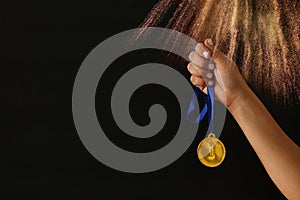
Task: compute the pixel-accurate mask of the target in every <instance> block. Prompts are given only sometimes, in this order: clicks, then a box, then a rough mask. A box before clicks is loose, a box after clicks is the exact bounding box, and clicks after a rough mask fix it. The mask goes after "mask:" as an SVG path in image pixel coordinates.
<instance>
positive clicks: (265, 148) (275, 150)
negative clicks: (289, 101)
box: [187, 39, 300, 200]
mask: <svg viewBox="0 0 300 200" xmlns="http://www.w3.org/2000/svg"><path fill="white" fill-rule="evenodd" d="M205 52H207V53H205ZM189 59H190V61H191V62H190V63H189V64H188V66H187V68H188V70H189V72H190V73H191V74H192V76H191V82H192V83H193V84H194V85H195V86H197V87H199V88H200V89H201V90H202V91H203V92H205V93H206V86H207V85H214V87H215V96H216V98H217V99H218V100H219V101H220V102H222V103H223V104H224V105H225V106H226V107H227V109H228V110H229V111H230V113H231V114H232V115H233V117H234V118H235V120H236V121H237V122H238V124H239V126H240V127H241V129H242V130H243V132H244V134H245V136H246V137H247V139H248V141H249V142H250V144H251V145H252V147H253V149H254V150H255V152H256V154H257V155H258V157H259V159H260V161H261V162H262V164H263V166H264V167H265V169H266V171H267V173H268V175H269V176H270V177H271V179H272V180H273V182H274V183H275V185H276V186H277V187H278V188H279V190H280V191H281V192H282V193H283V194H284V195H285V196H286V197H287V198H288V199H291V200H293V199H300V148H299V147H298V146H297V145H296V144H295V143H294V142H293V141H292V140H291V139H290V138H289V137H288V136H287V135H286V134H285V133H284V131H283V130H282V129H281V128H280V127H279V126H278V124H277V123H276V122H275V120H274V119H273V117H272V116H271V115H270V113H269V112H268V111H267V109H266V108H265V107H264V105H263V104H262V103H261V101H260V100H259V99H258V98H257V96H256V95H255V94H254V93H253V92H252V90H251V89H250V88H249V87H248V85H247V84H246V82H245V81H244V79H243V78H242V76H241V74H240V72H239V70H238V67H237V66H236V64H235V63H234V62H233V61H231V60H229V59H228V58H227V57H226V56H225V55H224V54H223V53H222V52H220V51H218V50H217V49H216V48H214V46H213V43H212V41H211V40H210V39H206V40H205V42H204V43H199V44H197V46H196V48H195V51H194V52H191V53H190V55H189ZM210 60H213V62H214V63H215V67H214V68H213V69H209V67H208V66H209V61H210Z"/></svg>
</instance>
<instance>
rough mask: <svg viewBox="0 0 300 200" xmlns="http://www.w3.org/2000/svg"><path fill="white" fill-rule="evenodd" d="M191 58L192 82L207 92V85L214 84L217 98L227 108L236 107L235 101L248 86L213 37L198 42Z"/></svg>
mask: <svg viewBox="0 0 300 200" xmlns="http://www.w3.org/2000/svg"><path fill="white" fill-rule="evenodd" d="M189 59H190V61H191V62H190V63H189V64H188V66H187V68H188V70H189V72H190V73H191V74H192V76H191V82H192V83H193V84H194V85H195V86H197V87H199V88H200V89H201V90H202V91H204V92H205V93H206V89H207V88H206V87H207V86H213V85H214V87H215V96H216V99H218V100H219V101H220V102H222V103H223V104H224V105H225V106H226V107H227V108H230V107H234V104H235V101H236V100H237V99H239V98H240V97H242V96H243V95H244V91H245V87H248V86H247V84H246V83H245V81H244V80H243V78H242V76H241V74H240V72H239V70H238V68H237V66H236V64H235V63H234V62H233V61H232V60H230V59H229V58H227V57H226V55H224V54H223V53H222V52H220V51H219V50H217V49H216V48H215V47H214V45H213V42H212V40H211V39H206V40H205V42H204V43H198V44H197V45H196V47H195V51H193V52H191V53H190V55H189ZM210 63H213V64H214V65H210Z"/></svg>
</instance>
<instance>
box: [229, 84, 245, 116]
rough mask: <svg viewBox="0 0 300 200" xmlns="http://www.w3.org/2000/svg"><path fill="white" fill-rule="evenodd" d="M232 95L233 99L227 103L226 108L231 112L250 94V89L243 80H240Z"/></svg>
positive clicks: (241, 104)
mask: <svg viewBox="0 0 300 200" xmlns="http://www.w3.org/2000/svg"><path fill="white" fill-rule="evenodd" d="M233 96H235V97H234V99H233V100H232V101H231V103H230V104H229V105H227V109H228V110H229V112H230V113H231V114H233V113H234V112H235V111H236V110H238V109H240V108H241V107H242V106H243V105H244V104H245V103H246V101H247V99H248V98H249V96H251V89H250V88H249V86H248V85H247V83H246V82H245V81H244V80H243V81H241V83H240V84H239V88H238V89H237V90H236V91H235V92H234V95H233Z"/></svg>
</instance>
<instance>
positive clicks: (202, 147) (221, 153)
mask: <svg viewBox="0 0 300 200" xmlns="http://www.w3.org/2000/svg"><path fill="white" fill-rule="evenodd" d="M197 155H198V158H199V160H200V162H201V163H202V164H203V165H205V166H207V167H217V166H219V165H220V164H221V163H222V162H223V160H224V158H225V155H226V150H225V147H224V144H223V143H222V142H221V141H220V140H219V139H218V138H216V137H215V134H213V133H210V134H209V135H208V137H207V138H204V139H203V140H202V141H201V142H200V144H199V145H198V148H197Z"/></svg>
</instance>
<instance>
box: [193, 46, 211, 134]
mask: <svg viewBox="0 0 300 200" xmlns="http://www.w3.org/2000/svg"><path fill="white" fill-rule="evenodd" d="M199 42H200V43H202V41H201V40H200V41H198V42H197V43H199ZM195 47H196V44H195V45H194V46H193V49H192V51H195ZM200 95H201V96H202V97H203V98H204V100H205V104H204V106H203V108H202V110H201V111H200V113H199V115H198V117H197V118H196V119H195V120H191V119H190V114H191V113H192V112H193V111H194V110H195V107H196V106H195V105H196V103H198V101H197V100H198V97H199V96H200ZM214 102H215V93H214V86H208V87H207V94H205V93H203V92H202V91H201V90H200V89H199V88H196V89H195V93H194V96H193V98H192V100H191V103H190V106H189V109H188V112H187V118H188V120H189V121H191V122H192V123H200V122H201V121H202V120H203V119H204V117H205V116H206V114H207V115H208V122H209V128H208V130H209V132H210V133H214V123H213V121H214V120H213V118H214Z"/></svg>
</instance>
